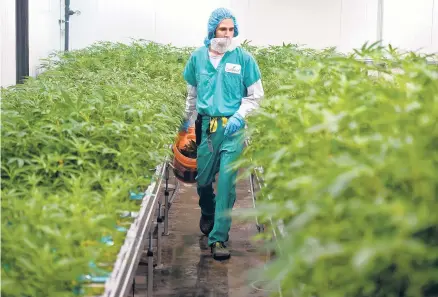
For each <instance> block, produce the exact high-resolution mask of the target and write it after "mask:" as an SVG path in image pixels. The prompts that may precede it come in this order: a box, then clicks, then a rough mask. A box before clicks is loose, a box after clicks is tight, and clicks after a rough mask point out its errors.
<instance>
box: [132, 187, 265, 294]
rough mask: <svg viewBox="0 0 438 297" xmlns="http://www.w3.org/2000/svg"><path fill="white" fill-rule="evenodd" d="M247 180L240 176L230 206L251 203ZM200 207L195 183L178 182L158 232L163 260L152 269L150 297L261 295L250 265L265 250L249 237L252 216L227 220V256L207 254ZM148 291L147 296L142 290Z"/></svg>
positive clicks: (141, 279) (141, 282)
mask: <svg viewBox="0 0 438 297" xmlns="http://www.w3.org/2000/svg"><path fill="white" fill-rule="evenodd" d="M251 207H252V198H251V194H250V192H249V182H248V181H247V180H243V181H240V182H239V183H238V187H237V201H236V204H235V209H238V208H251ZM199 216H200V208H199V206H198V197H197V195H196V187H195V185H189V184H183V183H180V185H179V189H178V191H177V194H176V198H175V200H174V202H173V204H172V206H171V209H170V213H169V217H170V220H169V231H170V234H169V235H168V236H164V237H163V253H162V257H163V264H164V266H163V267H162V268H161V269H155V272H154V295H153V296H154V297H155V296H156V297H164V296H166V297H167V296H169V297H189V296H190V297H213V296H214V297H244V296H245V297H247V296H253V297H262V296H268V295H269V294H268V293H269V292H266V291H263V290H262V289H260V288H258V285H257V284H258V283H259V282H257V281H258V279H257V276H256V275H255V274H254V273H253V269H257V268H261V267H263V264H264V263H265V261H266V255H265V254H264V253H263V252H262V251H261V250H262V249H261V248H259V245H257V244H256V243H255V242H254V241H253V240H252V237H253V236H254V235H256V234H257V228H256V225H255V221H251V222H248V223H244V222H237V221H236V220H235V221H233V225H232V228H231V232H230V240H229V242H228V247H229V248H230V250H231V258H230V259H229V260H226V261H216V260H214V259H213V258H212V256H211V253H210V248H209V247H208V246H207V238H206V237H205V236H203V235H202V233H201V231H200V230H199ZM146 273H147V266H144V265H140V266H139V269H138V271H137V276H136V280H135V282H136V286H135V290H134V292H133V293H134V294H133V293H131V294H130V296H135V297H146V296H147V291H146V279H145V276H146ZM148 297H150V296H148Z"/></svg>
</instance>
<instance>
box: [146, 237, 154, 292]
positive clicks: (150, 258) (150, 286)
mask: <svg viewBox="0 0 438 297" xmlns="http://www.w3.org/2000/svg"><path fill="white" fill-rule="evenodd" d="M147 255H148V276H147V284H148V295H147V296H148V297H152V294H153V281H154V252H153V251H152V230H151V231H149V248H148V254H147Z"/></svg>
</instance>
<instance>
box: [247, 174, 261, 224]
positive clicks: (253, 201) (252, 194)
mask: <svg viewBox="0 0 438 297" xmlns="http://www.w3.org/2000/svg"><path fill="white" fill-rule="evenodd" d="M249 184H250V190H251V196H252V203H253V207H254V208H255V207H256V203H255V201H256V196H255V186H254V174H253V173H251V175H250V176H249ZM255 220H256V227H257V231H258V232H263V231H264V228H263V225H262V224H259V220H258V218H257V216H256V218H255Z"/></svg>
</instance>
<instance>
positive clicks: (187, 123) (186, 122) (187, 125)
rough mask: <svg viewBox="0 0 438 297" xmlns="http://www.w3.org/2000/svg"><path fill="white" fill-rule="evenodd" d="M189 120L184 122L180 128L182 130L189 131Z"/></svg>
mask: <svg viewBox="0 0 438 297" xmlns="http://www.w3.org/2000/svg"><path fill="white" fill-rule="evenodd" d="M189 123H190V122H189V120H185V121H184V122H183V123H182V124H181V127H180V128H179V130H180V131H184V132H187V131H188V130H189Z"/></svg>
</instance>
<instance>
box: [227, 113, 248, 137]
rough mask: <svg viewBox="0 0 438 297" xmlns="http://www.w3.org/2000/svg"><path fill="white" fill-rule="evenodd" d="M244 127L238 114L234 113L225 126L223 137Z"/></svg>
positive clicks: (243, 121)
mask: <svg viewBox="0 0 438 297" xmlns="http://www.w3.org/2000/svg"><path fill="white" fill-rule="evenodd" d="M244 126H245V120H244V119H243V118H242V116H241V115H240V114H238V113H235V114H234V115H233V116H232V117H230V118H229V119H228V122H227V126H226V127H225V132H224V135H225V136H228V135H232V134H234V133H236V132H237V131H239V130H240V129H242V128H243V127H244Z"/></svg>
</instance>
